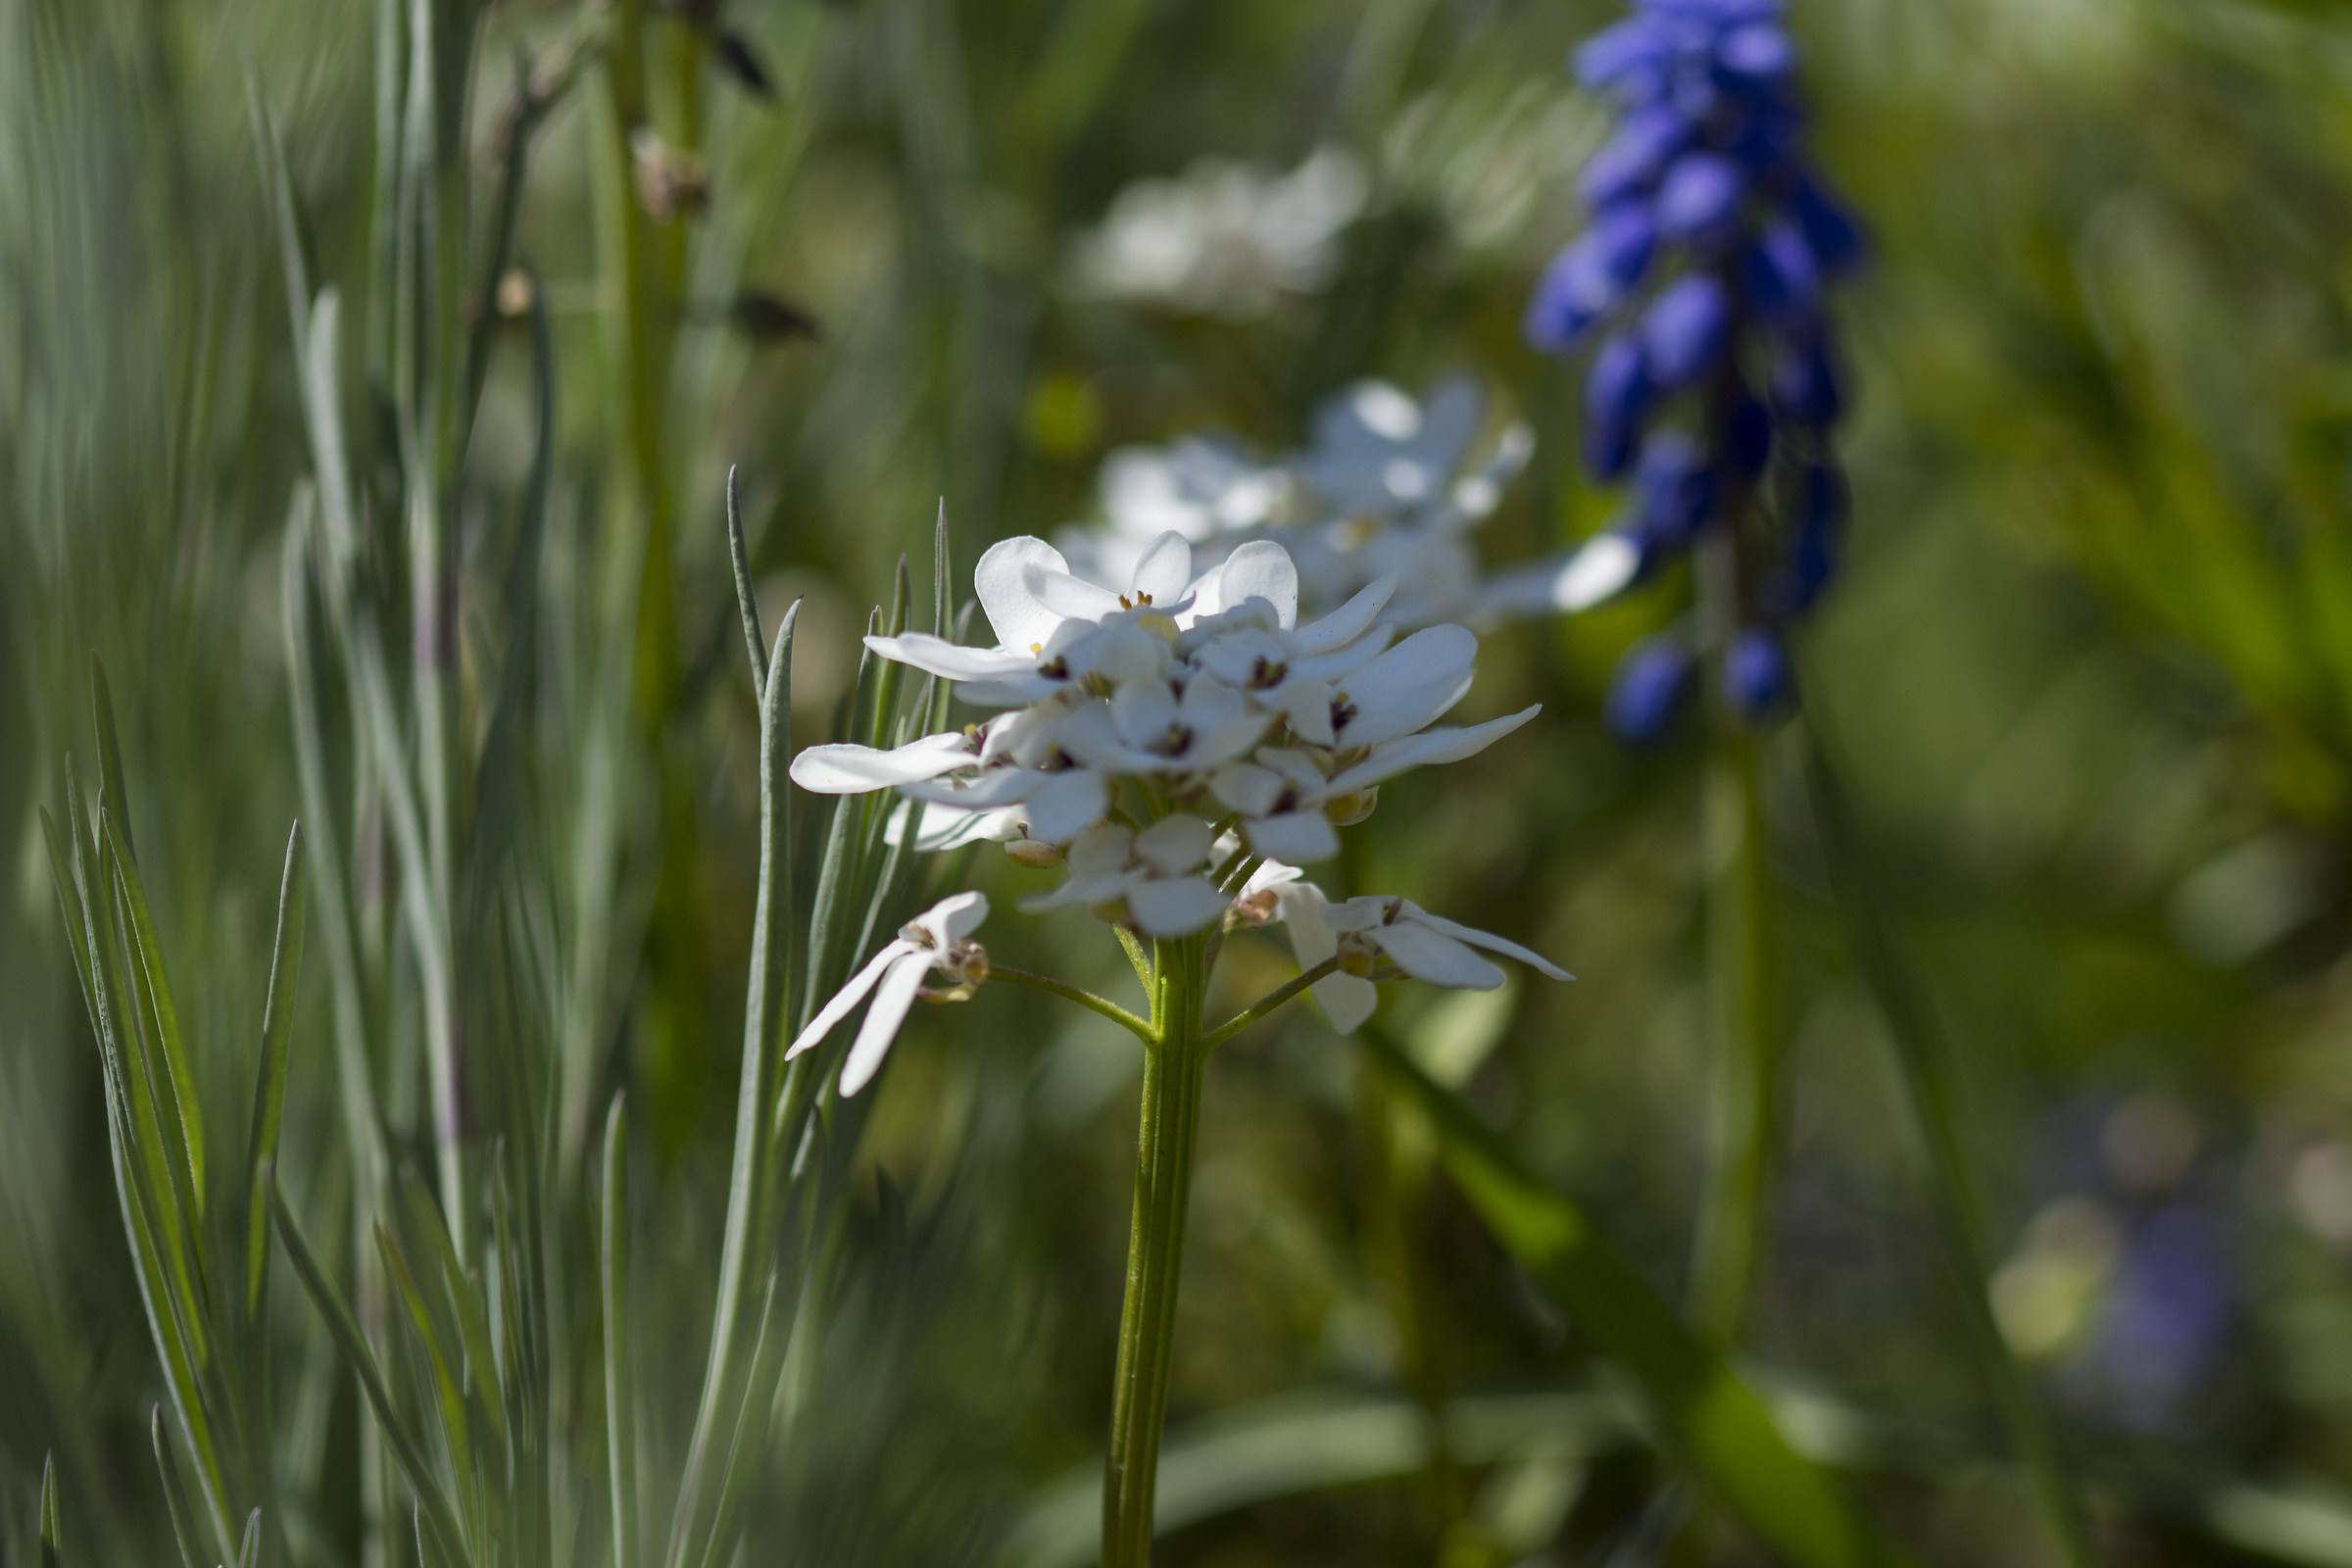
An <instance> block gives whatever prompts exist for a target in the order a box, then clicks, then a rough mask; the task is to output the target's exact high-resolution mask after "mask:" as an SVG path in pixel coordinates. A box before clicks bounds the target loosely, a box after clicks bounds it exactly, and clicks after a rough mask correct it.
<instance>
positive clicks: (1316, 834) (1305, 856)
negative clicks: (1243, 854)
mask: <svg viewBox="0 0 2352 1568" xmlns="http://www.w3.org/2000/svg"><path fill="white" fill-rule="evenodd" d="M1243 828H1244V831H1246V832H1247V833H1248V834H1249V837H1250V849H1252V850H1254V851H1255V852H1256V853H1258V854H1259V855H1264V856H1269V857H1271V858H1274V859H1277V860H1288V861H1290V862H1291V863H1292V864H1294V865H1311V864H1313V863H1314V862H1315V861H1317V860H1328V859H1330V858H1332V857H1333V856H1335V855H1337V854H1339V853H1340V835H1339V834H1338V833H1337V832H1336V831H1334V830H1333V828H1332V825H1331V819H1330V818H1329V817H1327V816H1325V815H1324V814H1323V813H1322V812H1321V811H1286V812H1285V813H1283V814H1282V815H1280V816H1269V817H1264V818H1261V819H1260V820H1258V821H1255V822H1246V823H1244V824H1243Z"/></svg>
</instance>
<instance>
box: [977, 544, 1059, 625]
mask: <svg viewBox="0 0 2352 1568" xmlns="http://www.w3.org/2000/svg"><path fill="white" fill-rule="evenodd" d="M1033 567H1043V568H1045V569H1047V570H1050V571H1056V572H1063V573H1067V572H1068V570H1069V569H1070V567H1069V563H1068V562H1066V561H1064V560H1063V559H1062V556H1061V552H1060V551H1058V550H1056V549H1054V547H1053V546H1052V545H1050V544H1048V543H1046V542H1045V541H1044V540H1043V539H1037V538H1032V537H1030V536H1029V535H1026V534H1023V535H1021V536H1020V537H1018V538H1014V539H1000V540H998V541H997V542H996V543H995V544H993V545H990V546H989V547H988V550H987V552H986V553H985V554H983V555H982V556H981V557H980V561H979V564H977V565H975V566H973V568H972V591H973V592H974V593H976V594H978V595H979V596H980V611H981V613H983V614H985V615H987V616H988V624H989V626H990V627H991V628H992V629H993V630H994V631H995V632H996V634H997V642H998V643H999V644H1000V645H1001V646H1003V647H1005V648H1006V649H1009V650H1010V651H1012V652H1013V653H1016V654H1018V653H1027V652H1029V651H1030V650H1031V649H1035V648H1043V647H1044V646H1045V643H1046V639H1047V638H1049V637H1051V636H1053V635H1054V628H1055V627H1057V626H1059V625H1060V624H1061V622H1062V619H1063V617H1062V616H1060V615H1057V614H1055V613H1054V612H1053V611H1051V610H1048V609H1047V608H1046V607H1045V606H1044V605H1042V604H1040V603H1038V599H1037V595H1035V594H1034V593H1032V592H1030V590H1029V588H1028V585H1027V581H1026V579H1027V577H1028V574H1029V572H1030V570H1031V568H1033Z"/></svg>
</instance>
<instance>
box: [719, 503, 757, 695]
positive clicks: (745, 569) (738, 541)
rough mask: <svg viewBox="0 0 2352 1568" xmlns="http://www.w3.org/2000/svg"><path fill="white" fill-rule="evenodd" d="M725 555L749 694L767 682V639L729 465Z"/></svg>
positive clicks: (741, 513) (749, 550)
mask: <svg viewBox="0 0 2352 1568" xmlns="http://www.w3.org/2000/svg"><path fill="white" fill-rule="evenodd" d="M727 559H728V561H729V562H730V563H731V564H733V566H734V568H735V613H737V614H738V615H740V616H742V617H743V643H744V647H745V648H746V649H748V650H749V651H750V653H751V656H752V695H753V696H754V697H760V695H761V694H762V693H763V692H764V691H765V689H766V685H767V639H766V638H765V637H763V636H761V635H760V599H759V596H758V595H757V594H755V593H754V592H753V591H752V553H751V547H750V545H749V544H747V543H746V542H745V540H744V537H743V487H742V482H741V479H740V476H739V475H738V473H737V470H736V469H735V468H734V466H731V465H730V466H728V468H727Z"/></svg>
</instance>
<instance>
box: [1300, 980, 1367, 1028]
mask: <svg viewBox="0 0 2352 1568" xmlns="http://www.w3.org/2000/svg"><path fill="white" fill-rule="evenodd" d="M1307 989H1308V990H1309V991H1311V992H1312V993H1314V998H1315V1005H1316V1006H1318V1007H1321V1008H1322V1009H1323V1016H1324V1017H1326V1018H1329V1019H1330V1020H1331V1026H1332V1027H1333V1028H1334V1029H1337V1030H1338V1031H1339V1032H1340V1033H1342V1034H1344V1035H1351V1034H1353V1033H1355V1032H1356V1031H1357V1030H1358V1029H1361V1028H1362V1027H1363V1026H1364V1020H1365V1019H1367V1018H1369V1017H1371V1016H1372V1013H1373V1009H1375V1008H1377V1007H1378V1006H1379V1005H1380V988H1379V987H1378V986H1376V985H1374V984H1373V983H1372V982H1371V981H1369V980H1365V979H1361V978H1359V977H1357V976H1355V975H1351V974H1327V975H1325V976H1324V977H1323V978H1322V979H1320V980H1318V981H1316V982H1315V983H1314V984H1313V985H1311V986H1309V987H1307Z"/></svg>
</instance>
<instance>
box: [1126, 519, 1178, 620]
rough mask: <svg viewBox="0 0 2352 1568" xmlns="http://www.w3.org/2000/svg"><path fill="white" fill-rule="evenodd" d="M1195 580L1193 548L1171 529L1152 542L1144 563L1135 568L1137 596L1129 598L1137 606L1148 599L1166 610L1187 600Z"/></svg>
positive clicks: (1131, 595)
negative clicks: (1187, 590) (1178, 601)
mask: <svg viewBox="0 0 2352 1568" xmlns="http://www.w3.org/2000/svg"><path fill="white" fill-rule="evenodd" d="M1192 580H1193V547H1192V546H1191V545H1189V544H1187V543H1186V542H1185V538H1184V535H1183V534H1180V533H1178V532H1176V531H1175V530H1174V529H1173V528H1171V529H1169V530H1168V531H1167V532H1166V533H1163V534H1161V535H1160V536H1159V537H1158V538H1156V539H1154V540H1152V547H1151V548H1150V549H1148V550H1146V551H1145V552H1144V559H1143V560H1141V561H1139V562H1137V563H1136V564H1135V579H1134V581H1135V587H1134V592H1132V593H1131V594H1129V595H1128V597H1129V598H1130V599H1132V600H1134V601H1135V602H1136V603H1137V604H1142V603H1143V602H1144V601H1145V600H1147V599H1148V600H1150V601H1151V602H1152V604H1154V605H1157V606H1158V607H1159V608H1160V609H1162V610H1165V609H1166V608H1167V607H1168V606H1170V605H1173V604H1174V603H1176V601H1177V600H1179V599H1182V598H1183V597H1184V590H1185V587H1186V585H1187V584H1189V583H1190V582H1191V581H1192Z"/></svg>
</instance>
